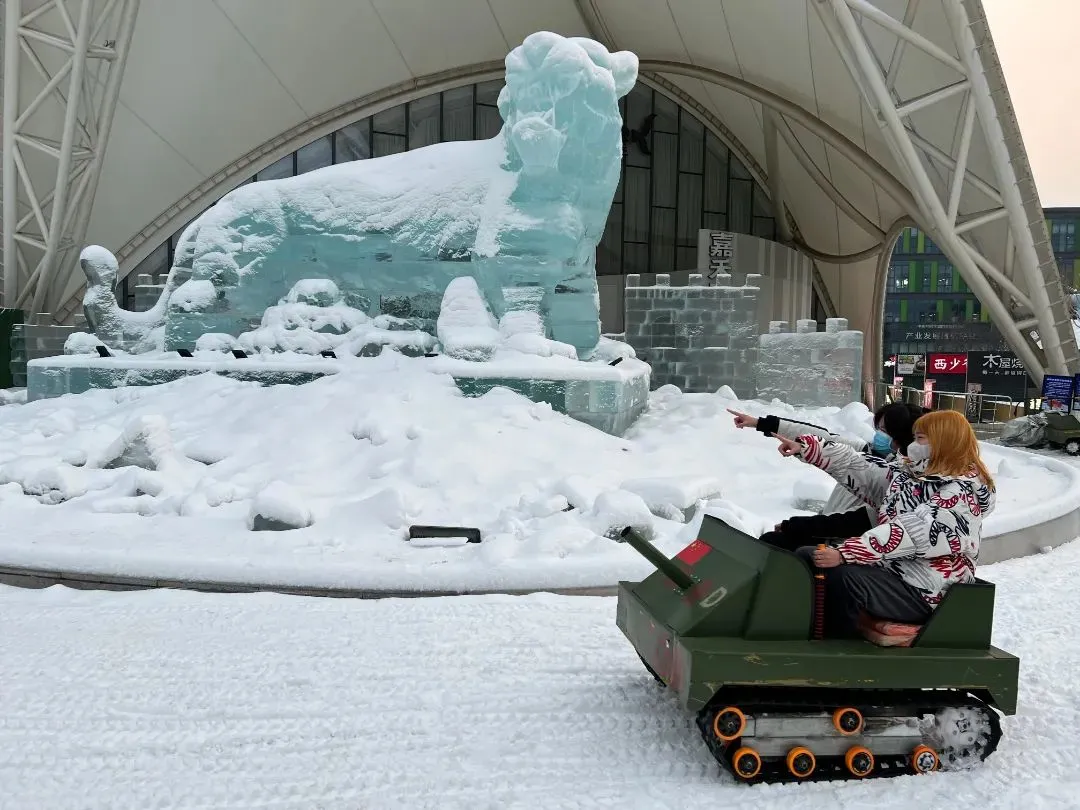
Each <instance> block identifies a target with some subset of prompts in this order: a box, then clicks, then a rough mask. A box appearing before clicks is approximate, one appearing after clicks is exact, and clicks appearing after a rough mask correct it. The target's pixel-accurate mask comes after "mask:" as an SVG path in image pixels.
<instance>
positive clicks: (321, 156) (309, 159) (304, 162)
mask: <svg viewBox="0 0 1080 810" xmlns="http://www.w3.org/2000/svg"><path fill="white" fill-rule="evenodd" d="M333 153H334V149H333V146H332V144H331V143H330V136H329V135H327V136H325V137H323V138H319V140H317V141H312V142H311V143H309V144H307V145H306V146H301V147H300V148H299V149H297V150H296V173H297V174H303V173H304V172H310V171H314V170H315V169H321V168H322V167H323V166H329V165H330V163H331V162H332V160H333V157H334V154H333Z"/></svg>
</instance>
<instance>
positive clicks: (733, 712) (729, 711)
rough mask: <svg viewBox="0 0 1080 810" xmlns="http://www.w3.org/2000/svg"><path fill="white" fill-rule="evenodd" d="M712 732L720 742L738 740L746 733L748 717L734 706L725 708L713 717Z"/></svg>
mask: <svg viewBox="0 0 1080 810" xmlns="http://www.w3.org/2000/svg"><path fill="white" fill-rule="evenodd" d="M712 730H713V734H715V735H716V738H717V739H718V740H723V741H724V742H731V741H732V740H736V739H738V738H739V737H741V736H742V733H743V732H744V731H746V715H745V714H743V713H742V712H741V711H740V710H739V709H736V708H735V707H734V706H725V707H724V708H723V709H721V710H720V711H718V712H717V713H716V715H715V716H714V717H713V721H712Z"/></svg>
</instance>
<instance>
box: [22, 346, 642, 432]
mask: <svg viewBox="0 0 1080 810" xmlns="http://www.w3.org/2000/svg"><path fill="white" fill-rule="evenodd" d="M199 354H204V353H202V352H200V353H199ZM205 355H206V356H204V357H198V356H196V357H189V358H185V357H177V356H176V355H175V354H172V353H161V354H157V355H153V354H149V355H148V354H140V355H136V356H119V357H94V356H92V355H84V354H73V355H61V356H57V357H45V358H39V359H35V360H31V361H30V362H29V363H28V364H27V400H28V401H33V400H37V399H48V398H51V397H59V396H63V395H64V394H81V393H83V392H85V391H89V390H92V389H95V388H122V387H125V386H133V385H161V384H163V383H168V382H172V381H173V380H178V379H180V378H182V377H187V376H191V375H195V374H205V373H207V372H210V373H214V374H221V375H223V376H226V377H231V378H233V379H237V380H245V381H250V382H258V383H262V384H264V385H302V384H304V383H309V382H312V381H314V380H317V379H319V378H320V377H324V376H327V375H329V374H337V373H339V372H341V371H342V370H344V369H346V368H347V367H348V366H350V365H352V364H355V363H363V362H365V360H366V359H367V358H363V357H349V358H343V359H322V358H311V359H294V358H280V359H279V358H277V357H275V356H273V355H271V356H260V357H246V358H233V357H222V356H221V355H220V354H218V353H214V352H207V353H205ZM413 362H417V363H424V364H425V365H427V367H428V368H429V369H430V371H431V372H432V373H436V374H450V375H451V376H452V377H453V378H454V382H455V383H457V386H458V388H460V389H461V391H462V393H464V394H465V395H466V396H481V395H483V394H485V393H487V392H488V391H490V390H491V389H492V388H495V387H497V386H501V387H503V388H509V389H511V390H513V391H516V392H518V393H520V394H521V395H522V396H525V397H528V398H529V399H531V400H533V401H534V402H546V403H547V404H549V405H551V407H552V408H553V409H554V410H556V411H558V412H559V413H565V414H567V415H568V416H570V417H571V418H573V419H576V420H578V421H580V422H584V423H586V424H588V425H591V426H593V427H595V428H597V429H598V430H602V431H604V432H605V433H610V434H613V435H616V436H618V435H621V434H622V433H623V432H624V431H625V430H626V429H627V428H629V427H630V425H632V424H633V423H634V422H635V421H636V420H637V418H638V417H639V416H640V415H641V414H642V413H643V412H644V410H645V408H646V407H647V406H648V399H649V374H650V369H649V366H648V365H647V364H645V363H643V362H641V361H640V360H634V359H629V358H628V359H625V360H623V361H621V362H620V363H619V364H618V365H616V366H611V365H608V364H607V363H603V362H585V361H577V360H568V359H566V358H554V357H552V358H540V357H530V356H528V355H522V356H521V358H520V359H517V358H514V359H495V360H492V361H490V362H486V363H476V362H470V361H468V360H454V359H452V358H449V357H445V356H439V357H430V358H428V357H421V358H416V359H415V360H414V361H413Z"/></svg>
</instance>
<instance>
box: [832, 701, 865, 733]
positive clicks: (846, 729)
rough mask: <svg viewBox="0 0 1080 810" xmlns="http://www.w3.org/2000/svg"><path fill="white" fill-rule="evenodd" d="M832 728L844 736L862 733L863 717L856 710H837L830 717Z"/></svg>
mask: <svg viewBox="0 0 1080 810" xmlns="http://www.w3.org/2000/svg"><path fill="white" fill-rule="evenodd" d="M832 724H833V728H835V729H836V730H837V731H839V732H840V733H841V734H843V735H844V736H850V735H852V734H858V733H859V732H860V731H862V727H863V716H862V712H860V711H859V710H858V709H852V708H844V709H837V710H836V711H835V712H833V715H832Z"/></svg>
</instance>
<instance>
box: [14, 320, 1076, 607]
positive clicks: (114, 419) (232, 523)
mask: <svg viewBox="0 0 1080 810" xmlns="http://www.w3.org/2000/svg"><path fill="white" fill-rule="evenodd" d="M286 305H287V306H309V305H308V304H302V303H301V302H299V301H298V302H296V303H295V304H286ZM371 326H373V327H374V322H373V323H372V324H371ZM494 328H495V327H494V326H492V329H493V330H494ZM431 368H432V366H431V364H430V361H426V360H424V359H420V358H417V359H413V358H409V357H405V356H403V355H401V354H397V353H393V352H391V353H385V354H380V355H379V356H376V357H372V358H369V359H366V360H364V361H363V362H355V363H348V364H342V369H341V371H340V373H338V374H335V375H332V376H328V377H325V378H322V379H320V380H316V381H315V382H311V383H308V384H306V385H302V386H287V385H277V386H261V385H258V384H256V383H251V382H240V381H237V380H231V379H229V378H225V377H219V376H216V375H211V374H208V375H201V376H197V377H189V378H184V379H181V380H177V381H175V382H171V383H167V384H165V385H158V386H152V387H145V388H123V389H114V390H95V391H89V392H87V393H85V394H79V395H75V396H66V397H61V398H57V399H47V400H39V401H35V402H31V403H27V404H23V405H18V406H15V407H12V408H10V409H8V410H6V411H4V416H5V419H3V420H0V509H3V510H4V516H5V529H6V531H5V533H4V538H3V540H2V541H0V561H2V562H7V563H9V564H17V563H19V562H20V561H21V562H22V563H24V564H28V563H33V564H43V565H44V564H53V565H59V566H61V567H68V568H75V569H76V570H78V569H85V570H100V568H101V566H102V565H105V564H107V565H108V566H109V569H110V570H113V571H116V572H126V573H130V574H132V575H157V576H168V575H184V576H204V577H206V578H209V579H224V580H230V579H238V580H240V581H259V582H274V581H277V582H283V583H295V582H296V581H298V580H301V581H303V582H305V583H310V584H318V583H325V584H337V585H341V584H343V583H346V582H347V583H349V584H350V585H352V586H355V587H394V588H411V587H415V588H444V587H445V588H461V587H469V588H473V587H475V588H495V587H569V586H573V585H596V584H610V583H611V582H613V581H615V580H617V579H620V578H637V577H640V576H642V575H644V574H646V573H648V571H649V570H650V566H649V564H648V563H647V562H646V561H644V560H643V559H641V558H640V556H639V555H638V554H637V553H636V552H635V551H634V550H633V549H630V548H628V547H627V546H626V545H625V544H623V543H618V542H613V541H612V540H611V539H610V537H609V536H608V535H609V534H610V532H611V530H612V529H622V528H623V527H625V526H630V525H632V526H635V527H637V528H639V529H640V530H641V531H642V532H643V533H644V534H645V535H646V536H648V537H650V538H652V539H653V540H654V541H655V542H656V544H657V546H658V547H659V548H660V550H661V551H662V552H664V553H666V554H669V555H670V554H674V553H676V552H677V551H678V550H679V548H681V547H682V545H685V543H686V542H688V540H687V538H690V539H692V536H693V534H694V532H695V531H696V524H699V523H700V519H701V515H702V514H703V513H704V510H707V511H708V512H709V514H713V515H716V516H717V517H720V518H721V519H723V520H725V521H727V522H729V523H731V524H732V525H734V526H736V527H737V528H739V529H741V530H742V531H745V532H747V533H748V534H752V535H758V534H760V533H762V532H763V531H767V530H769V529H771V528H772V526H773V525H775V524H776V523H778V522H779V521H780V520H783V519H784V518H787V517H790V516H791V515H793V514H800V513H802V514H805V510H803V509H800V507H799V500H800V498H803V497H806V496H807V495H808V494H813V495H816V496H818V497H819V498H820V497H822V496H827V494H828V492H829V491H831V488H832V479H830V478H829V477H828V476H827V475H825V474H824V473H822V472H820V471H819V470H815V469H813V468H811V467H809V466H808V465H805V464H801V463H799V462H797V461H795V460H792V459H785V458H783V457H781V456H780V454H779V453H777V452H776V443H775V441H773V440H772V439H769V438H767V437H765V436H763V435H762V434H760V433H757V432H756V431H747V430H741V431H740V430H737V429H736V428H735V427H734V425H733V423H732V417H731V415H730V414H729V413H727V410H726V409H727V408H730V407H734V408H736V409H737V410H740V411H742V412H745V413H749V414H752V415H755V416H763V415H765V414H768V413H776V414H778V415H780V416H782V417H790V418H795V419H800V420H803V421H807V422H811V423H815V424H819V425H822V426H823V427H825V428H827V429H831V430H833V431H836V432H839V433H842V434H845V435H849V436H850V435H852V432H853V431H858V430H859V429H863V430H864V431H865V428H866V427H867V426H868V423H869V419H870V414H869V413H868V412H867V411H866V410H865V409H864V408H862V407H861V406H859V407H858V408H855V407H850V406H849V407H848V408H844V409H840V408H821V409H796V408H792V407H789V406H786V405H784V404H782V403H769V404H766V403H761V402H738V401H736V400H732V399H730V398H728V397H725V396H723V395H721V394H683V393H681V392H680V391H679V390H678V389H676V388H673V387H671V386H665V387H664V388H661V389H660V390H658V391H655V392H653V393H652V394H651V395H650V406H649V409H648V411H646V413H645V414H644V415H643V416H642V417H641V418H640V419H639V420H638V422H637V423H636V424H635V425H634V426H633V427H632V428H631V429H630V430H629V431H628V432H627V434H626V435H625V436H623V437H621V438H620V437H615V436H610V435H608V434H605V433H602V432H600V431H597V430H594V429H592V428H590V427H588V426H586V425H584V424H582V423H580V422H576V421H574V420H572V419H570V418H569V417H566V416H563V415H561V414H559V413H557V412H555V411H554V410H552V408H551V407H549V406H547V405H544V404H538V403H534V402H531V401H529V400H528V399H526V398H524V397H522V396H520V395H518V394H516V393H513V392H511V391H508V390H506V389H502V388H495V389H493V390H492V391H490V392H489V393H487V394H485V395H484V396H482V397H477V398H469V397H465V396H463V395H462V394H461V392H460V391H459V390H458V388H457V386H456V385H455V384H454V382H453V380H452V378H451V377H450V376H449V375H446V374H440V373H435V372H433V371H432V370H431ZM860 419H865V420H866V421H865V422H860V421H859V420H860ZM984 455H985V458H986V460H987V462H988V463H989V464H990V465H991V469H992V470H995V471H997V473H998V477H999V480H998V485H999V496H998V507H997V509H996V510H995V512H994V513H993V514H992V515H991V516H990V518H989V519H988V520H987V524H986V528H987V532H988V534H989V535H993V534H995V533H999V532H1002V531H1008V530H1011V529H1012V528H1014V527H1019V526H1023V525H1030V524H1031V523H1033V522H1035V521H1037V520H1044V519H1049V518H1051V517H1054V516H1056V515H1055V510H1059V512H1060V513H1064V511H1067V510H1068V509H1071V508H1074V507H1075V501H1076V497H1077V495H1076V488H1077V487H1076V476H1075V475H1070V474H1064V473H1063V472H1062V471H1061V470H1062V465H1061V464H1060V463H1059V462H1057V461H1056V460H1053V459H1049V458H1045V457H1042V456H1038V455H1032V454H1028V453H1024V452H1021V451H1015V450H1011V449H1009V448H1001V447H996V446H993V445H984ZM1064 469H1065V470H1066V471H1069V472H1071V468H1069V467H1064ZM2 485H6V486H2ZM257 515H259V516H261V519H265V520H266V521H276V522H277V523H280V524H283V525H286V526H290V527H296V528H301V529H302V530H300V531H282V532H278V533H275V534H274V535H272V536H269V535H267V534H265V533H263V532H252V531H251V528H253V527H254V522H255V518H256V516H257ZM415 524H426V525H442V526H469V527H476V528H478V529H480V531H481V534H482V537H483V541H482V542H481V543H473V544H468V545H466V546H463V547H460V548H426V549H423V550H421V549H413V548H412V547H411V546H410V544H409V542H408V541H407V539H406V538H407V529H408V526H409V525H415ZM268 537H272V542H268Z"/></svg>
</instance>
